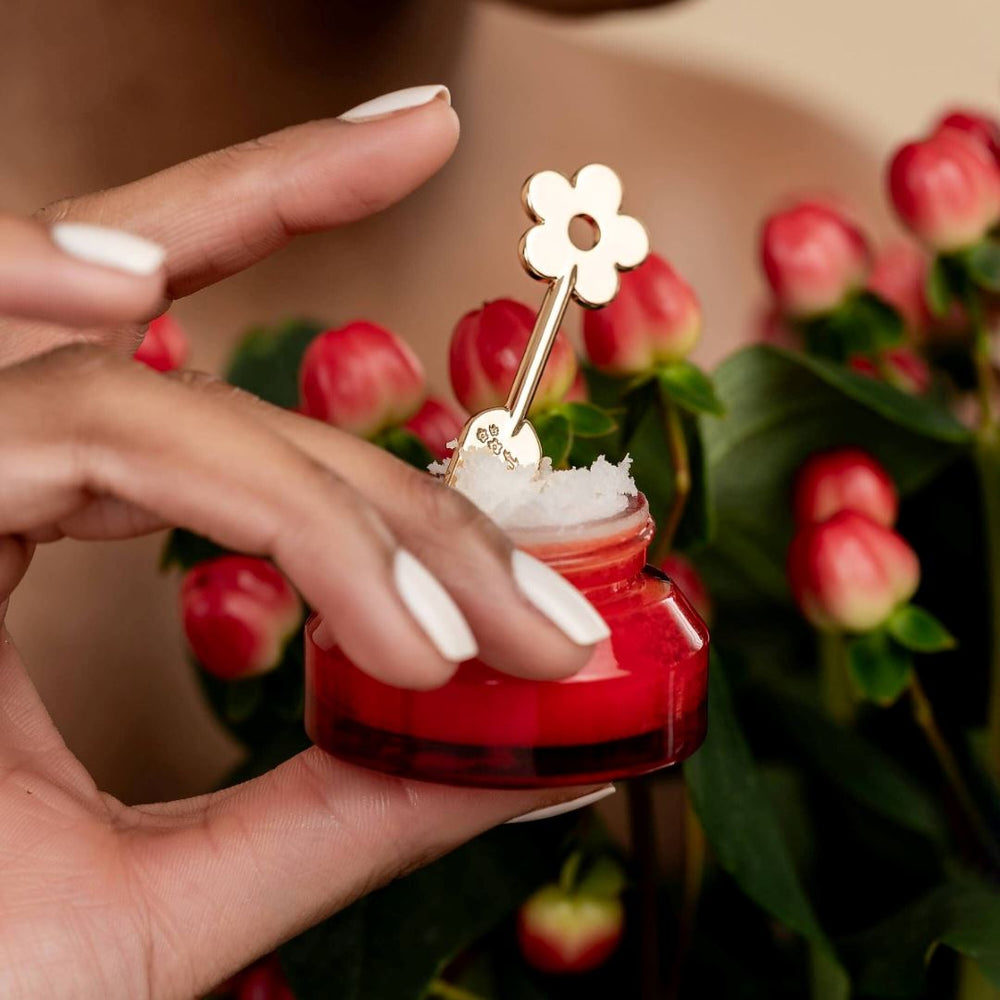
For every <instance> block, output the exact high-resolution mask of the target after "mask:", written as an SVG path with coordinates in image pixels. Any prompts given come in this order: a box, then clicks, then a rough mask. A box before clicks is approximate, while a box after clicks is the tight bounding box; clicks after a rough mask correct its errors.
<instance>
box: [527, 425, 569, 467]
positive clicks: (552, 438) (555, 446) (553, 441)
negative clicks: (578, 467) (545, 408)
mask: <svg viewBox="0 0 1000 1000" xmlns="http://www.w3.org/2000/svg"><path fill="white" fill-rule="evenodd" d="M532 423H533V424H534V425H535V431H536V432H537V434H538V439H539V441H541V443H542V454H543V455H547V456H548V457H549V458H551V459H552V464H553V465H554V466H555V467H556V468H557V469H561V468H565V466H566V460H567V458H568V457H569V449H570V446H571V445H572V444H573V429H572V428H571V427H570V423H569V420H568V419H567V418H566V417H565V416H563V414H562V413H559V412H555V411H553V412H549V413H543V414H541V415H540V416H539V417H538V418H537V419H535V420H533V421H532Z"/></svg>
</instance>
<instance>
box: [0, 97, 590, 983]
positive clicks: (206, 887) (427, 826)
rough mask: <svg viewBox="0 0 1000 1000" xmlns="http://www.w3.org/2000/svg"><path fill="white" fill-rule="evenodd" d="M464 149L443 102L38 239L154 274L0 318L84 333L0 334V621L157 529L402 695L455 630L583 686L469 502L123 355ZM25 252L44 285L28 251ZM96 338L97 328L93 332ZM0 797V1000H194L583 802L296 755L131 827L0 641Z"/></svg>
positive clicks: (222, 390)
mask: <svg viewBox="0 0 1000 1000" xmlns="http://www.w3.org/2000/svg"><path fill="white" fill-rule="evenodd" d="M455 138H456V123H455V118H454V115H453V114H452V113H451V112H450V111H449V110H448V108H447V106H446V104H445V103H443V102H441V101H433V102H431V103H430V104H427V105H425V106H423V107H421V108H419V109H414V110H410V111H408V112H406V113H402V114H397V115H394V116H392V117H389V118H385V119H382V120H379V121H373V122H367V123H365V124H344V123H338V122H314V123H311V124H309V125H304V126H299V127H297V128H293V129H288V130H285V131H284V132H281V133H278V134H276V135H274V136H270V137H267V138H265V139H262V140H259V141H257V142H256V143H251V144H246V145H244V146H242V147H237V148H234V149H232V150H229V151H226V152H224V153H217V154H213V155H211V156H208V157H203V158H200V159H198V160H195V161H192V162H191V163H188V164H185V165H183V166H180V167H176V168H173V169H172V170H168V171H165V172H164V173H162V174H159V175H156V176H154V177H152V178H149V179H147V180H145V181H141V182H138V183H137V184H133V185H129V186H127V187H125V188H121V189H118V190H116V191H109V192H105V193H103V194H100V195H93V196H89V197H86V198H83V199H78V200H73V201H69V202H65V203H61V204H60V205H58V206H54V207H53V208H51V209H49V210H47V211H46V212H45V213H43V214H42V216H41V219H42V222H43V223H46V224H48V223H52V222H54V221H56V220H58V221H59V222H67V221H71V222H74V223H75V222H92V221H97V220H99V221H100V223H101V224H102V225H105V226H108V225H110V226H116V227H121V228H123V229H125V230H127V231H130V232H135V233H141V234H142V235H143V237H145V238H148V239H151V240H153V241H155V242H156V243H158V244H160V245H162V246H163V247H164V248H165V250H166V258H165V264H164V266H163V268H162V270H161V269H159V268H156V267H154V268H153V269H151V270H147V273H145V274H133V275H132V276H131V277H129V276H128V275H115V276H114V277H115V278H116V280H117V281H118V285H117V288H116V289H112V290H110V291H108V292H107V294H106V295H104V294H94V295H92V296H89V295H88V294H87V288H86V282H84V283H83V284H82V285H81V286H80V287H78V288H77V290H76V291H75V292H73V294H69V293H68V292H67V291H66V288H65V287H64V288H62V289H59V290H57V289H55V288H54V287H53V289H51V295H50V296H49V297H47V298H46V296H42V297H41V298H40V299H39V297H38V296H36V297H35V298H34V299H32V297H31V296H30V295H23V296H22V297H21V298H20V299H18V298H16V297H11V296H10V295H8V296H7V297H6V299H4V298H3V296H2V295H0V303H2V302H4V301H6V303H7V305H3V304H0V309H10V308H16V309H17V311H18V312H21V313H32V312H34V314H35V315H37V316H40V317H42V318H44V319H58V320H59V321H60V322H62V323H67V322H77V323H78V324H80V325H81V326H83V327H85V328H84V329H82V330H75V331H71V330H67V329H66V328H65V327H52V326H46V325H44V324H42V323H36V322H29V323H13V322H11V323H8V324H6V325H5V329H4V333H3V340H2V343H3V344H4V351H5V360H6V362H7V367H6V368H3V369H2V370H0V426H2V427H3V428H4V433H3V435H2V436H0V467H2V468H3V469H4V475H3V477H0V620H2V615H3V612H4V611H5V610H6V603H7V599H8V597H9V595H10V593H11V591H12V590H13V589H14V588H15V587H16V585H17V583H18V581H19V580H20V578H21V576H22V575H23V573H24V570H25V569H26V567H27V565H28V561H29V560H30V557H31V554H32V551H33V548H34V546H35V545H36V544H38V543H42V542H48V541H52V540H55V539H57V538H60V537H64V536H71V537H76V538H83V539H104V538H122V537H128V536H132V535H136V534H139V533H142V532H147V531H152V530H156V529H159V528H161V527H163V526H164V525H168V524H171V525H182V526H185V527H187V528H190V529H192V530H194V531H197V532H199V533H201V534H204V535H207V536H208V537H211V538H213V539H214V540H216V541H217V542H219V543H220V544H223V545H226V546H228V547H231V548H236V549H240V550H242V551H246V552H250V553H255V554H261V555H267V556H270V557H272V558H273V559H274V560H275V561H276V562H277V563H278V564H279V565H280V566H281V567H282V569H283V570H284V571H285V573H286V574H287V575H288V576H289V577H290V578H291V579H292V581H293V582H294V583H295V584H296V586H297V587H298V588H299V590H300V591H301V592H302V594H303V595H304V597H305V598H306V600H307V601H308V602H309V603H310V604H312V605H313V606H314V607H315V608H317V609H318V610H319V611H320V613H321V614H322V615H323V617H324V619H325V623H326V627H327V630H328V634H329V638H331V639H333V640H335V641H336V642H338V643H340V644H341V645H342V646H343V648H344V649H345V651H346V652H347V653H348V655H350V656H351V657H352V658H353V659H354V660H355V661H356V662H357V663H358V665H359V666H361V667H362V668H363V669H365V670H368V671H369V672H370V673H372V674H374V675H375V676H378V677H381V678H384V679H386V680H389V681H391V682H393V683H399V684H409V685H411V686H418V687H419V686H427V685H433V684H437V683H441V682H442V681H443V680H445V679H446V678H447V677H448V676H450V674H451V673H452V672H453V670H454V668H455V664H454V662H453V658H450V657H449V655H448V654H449V649H452V650H453V649H454V646H455V643H456V642H457V638H456V636H457V635H458V633H461V631H462V627H463V626H462V625H461V624H460V623H461V622H463V620H464V621H466V622H468V624H469V626H471V631H472V632H473V633H474V635H475V639H476V641H477V643H478V646H479V649H480V655H482V656H483V657H484V658H485V659H487V660H488V661H489V662H491V663H493V664H495V665H496V666H497V667H498V668H500V669H505V670H509V671H512V672H517V673H522V674H527V675H532V676H546V677H557V676H563V675H565V674H568V673H571V672H572V671H573V670H575V669H576V668H578V667H579V666H580V665H582V663H583V662H584V661H585V660H586V658H587V656H588V653H589V650H588V649H587V648H586V647H585V646H582V645H580V644H578V643H577V642H574V641H572V640H570V639H569V638H568V637H567V635H566V634H564V632H563V631H562V629H561V628H559V627H557V626H556V625H555V624H553V621H551V620H549V619H548V618H546V617H545V616H544V615H542V614H540V613H539V612H538V611H537V610H536V607H535V605H534V604H533V603H532V601H533V600H536V599H538V595H537V594H535V595H531V594H528V596H527V597H526V596H525V594H523V593H522V591H521V590H520V589H519V587H518V585H517V583H516V582H515V580H514V577H513V575H512V572H511V567H510V555H511V548H510V543H509V542H508V541H507V540H506V538H505V537H504V536H503V535H502V534H500V533H499V532H497V531H496V530H494V529H493V528H492V526H491V525H490V524H489V523H488V522H486V521H485V520H484V519H483V518H482V517H481V516H480V515H478V514H477V513H476V512H475V510H474V509H472V508H471V507H470V506H469V505H468V504H467V503H466V502H465V501H464V500H463V499H462V498H461V497H459V496H457V495H456V494H454V493H452V492H451V491H448V490H446V489H444V488H442V487H440V486H439V485H438V484H437V483H435V482H434V481H432V480H431V479H430V478H429V477H427V476H424V475H422V474H420V473H418V472H415V471H413V470H410V469H407V468H406V467H405V466H403V465H401V464H400V463H398V462H396V461H395V460H394V459H392V458H391V457H389V456H388V455H386V454H384V453H383V452H380V451H378V450H377V449H375V448H373V447H372V446H370V445H368V444H366V443H364V442H361V441H358V440H356V439H354V438H351V437H349V436H347V435H344V434H341V433H338V432H337V431H336V430H334V429H332V428H328V427H325V426H323V425H320V424H318V423H316V422H314V421H309V420H306V419H305V418H301V417H297V416H296V415H294V414H290V413H285V412H282V411H279V410H276V409H274V408H273V407H270V406H268V405H266V404H264V403H262V402H260V401H259V400H256V399H254V398H252V397H249V396H247V395H245V394H243V393H240V392H237V391H235V390H233V389H231V388H229V387H226V386H224V385H222V384H221V383H218V382H217V381H214V380H211V379H208V378H205V377H200V376H191V375H186V376H181V377H180V378H165V377H162V376H159V375H156V374H154V373H153V372H151V371H149V370H148V369H145V368H144V367H142V366H140V365H137V364H135V363H134V362H132V361H130V360H129V359H128V358H127V357H126V356H125V354H126V353H127V350H128V349H129V348H133V347H134V346H135V344H136V343H138V340H139V338H140V336H141V330H142V321H143V320H144V319H146V318H148V316H149V315H151V314H153V313H154V312H155V311H156V304H157V303H159V302H160V300H161V296H162V295H163V294H164V292H165V294H166V296H167V297H168V298H170V297H174V296H177V295H181V294H187V293H189V292H191V291H195V290H197V289H198V288H201V287H204V286H205V285H207V284H210V283H211V282H213V281H216V280H219V279H220V278H223V277H225V276H227V275H229V274H232V273H235V272H236V271H238V270H240V269H241V268H244V267H247V266H249V265H250V264H252V263H254V262H255V261H256V260H259V259H261V258H262V257H263V256H265V255H266V254H267V253H269V252H271V251H272V250H274V249H276V248H277V247H279V246H280V245H282V244H283V243H284V242H286V241H287V240H288V239H290V238H291V237H292V236H293V235H295V234H297V233H300V232H307V231H312V230H316V229H322V228H326V227H329V226H333V225H335V224H337V223H338V222H342V221H348V220H350V219H353V218H358V217H360V216H361V215H364V214H366V213H367V212H369V211H373V210H376V209H377V208H380V207H384V206H385V205H387V204H389V203H391V202H392V201H394V200H396V199H398V198H399V197H401V196H403V195H404V194H406V193H407V192H408V191H409V190H411V189H412V188H413V187H415V186H417V185H418V184H419V183H420V182H422V181H423V180H424V179H425V178H426V177H427V176H428V175H429V174H430V173H432V172H433V171H434V170H435V169H437V167H438V166H440V164H441V163H442V162H443V161H444V160H445V159H446V158H447V156H448V155H449V153H450V152H451V149H452V147H453V145H454V141H455ZM22 236H23V237H24V239H25V240H26V241H27V243H28V244H31V243H33V244H34V247H35V250H36V251H37V254H36V259H37V260H38V261H39V262H44V260H45V259H46V258H47V259H48V261H49V263H52V262H53V258H52V256H51V255H52V254H53V253H56V254H57V253H58V251H57V250H56V249H55V247H54V246H53V244H52V243H51V242H50V241H49V238H48V235H47V234H46V233H45V231H44V229H42V230H40V229H37V228H30V229H22ZM8 245H9V244H8ZM62 263H67V262H62ZM69 263H72V262H69ZM22 266H23V267H24V273H25V274H31V275H32V277H31V279H30V280H31V281H32V282H34V281H38V282H39V284H38V285H37V286H36V287H37V288H44V285H42V284H41V279H39V278H38V277H37V274H36V273H35V272H34V271H32V270H31V268H30V267H29V266H28V265H27V264H23V265H22ZM40 266H41V265H40ZM67 266H68V265H67ZM81 266H83V265H81ZM105 270H106V269H105ZM4 273H5V272H4V271H3V265H0V277H2V276H3V274H4ZM7 273H9V272H7ZM98 278H102V279H106V280H107V282H110V281H111V278H110V276H109V275H105V274H101V275H97V276H96V277H95V279H94V280H95V281H96V280H97V279H98ZM3 284H4V283H3V282H0V285H3ZM70 284H72V282H70ZM106 287H107V288H110V284H108V285H107V286H106ZM32 302H34V303H35V304H34V305H32ZM53 303H58V305H56V304H53ZM102 310H103V312H102ZM98 316H100V317H101V318H102V319H104V320H110V321H112V322H113V323H114V326H108V327H100V328H89V327H87V324H92V323H94V322H95V321H96V318H97V317H98ZM58 345H63V346H58ZM116 351H118V352H119V353H115V352H116ZM262 470H266V475H262ZM400 549H406V550H408V551H410V552H411V553H414V554H415V555H416V556H417V557H418V559H420V560H421V561H422V562H423V563H424V564H425V565H426V567H428V569H429V572H430V574H433V576H430V575H428V577H427V578H426V579H425V580H424V589H423V591H422V592H421V593H419V594H417V595H414V594H412V593H411V594H409V596H407V595H406V594H405V593H403V592H401V591H400V589H397V573H398V563H397V553H398V552H399V551H400ZM435 577H436V579H437V580H438V581H440V584H438V583H437V582H435V579H434V578H435ZM536 586H537V584H536ZM551 586H553V587H555V588H556V589H557V591H558V595H557V596H558V599H559V601H561V602H562V604H561V607H562V612H561V613H560V615H558V617H559V618H560V619H561V620H562V621H563V625H564V626H565V625H566V615H567V614H568V615H570V616H571V617H572V615H574V614H575V615H577V616H578V618H579V622H578V624H579V623H582V622H584V620H585V619H586V608H585V607H583V606H581V605H580V604H579V603H578V604H576V605H574V603H573V602H574V600H576V599H577V598H579V595H576V597H575V598H574V596H573V595H574V594H575V592H572V593H569V592H568V591H563V590H558V588H559V587H560V586H561V585H560V584H558V583H553V584H552V585H551ZM562 586H564V585H562ZM404 589H405V588H404ZM428 595H430V602H429V603H428V600H427V597H428ZM550 596H551V595H550ZM579 600H580V601H582V598H581V599H579ZM539 603H545V602H544V601H540V602H539ZM549 603H550V604H551V601H550V602H549ZM501 621H502V622H503V625H502V626H501V624H499V623H500V622H501ZM580 627H583V626H582V625H581V626H580ZM577 632H578V638H579V629H577ZM459 638H460V636H459ZM81 641H85V639H84V638H83V637H81ZM449 644H451V645H449ZM67 669H72V664H67ZM109 725H113V720H109ZM0 776H2V777H0V858H2V864H0V993H2V994H3V995H4V996H12V997H18V996H36V995H54V996H65V995H83V996H101V997H115V996H123V997H134V996H142V995H151V996H157V997H161V996H162V997H173V996H177V997H186V996H191V995H194V994H196V993H198V992H199V991H204V990H205V989H207V988H209V987H210V986H211V985H212V984H213V982H215V981H218V980H219V979H221V978H223V977H225V976H226V975H228V974H229V973H231V972H232V971H234V970H235V969H237V968H239V967H241V966H242V965H244V964H246V962H248V961H249V960H250V959H252V958H253V957H254V956H256V955H258V954H260V953H262V952H264V951H266V950H268V949H270V948H272V947H273V946H274V945H275V944H276V943H278V942H279V941H281V940H282V939H284V938H286V937H288V936H290V935H292V934H294V933H295V932H296V931H298V930H300V929H301V928H303V927H305V926H306V925H308V924H309V923H311V922H315V921H316V920H318V919H320V918H321V917H323V916H324V915H326V914H328V913H330V912H332V911H333V910H335V909H337V908H338V907H341V906H344V905H345V904H346V903H348V902H349V901H351V900H352V899H353V898H355V897H356V896H358V895H359V894H361V893H363V892H365V891H368V890H370V889H371V888H372V887H374V886H376V885H378V884H380V883H382V882H384V881H386V880H388V879H391V878H392V877H394V876H396V875H399V874H400V873H401V872H403V871H405V870H407V869H408V868H410V867H413V866H414V865H416V864H420V863H424V862H426V861H427V860H429V859H430V858H432V857H434V856H436V855H437V854H440V853H442V852H444V851H447V850H449V849H450V848H452V847H454V846H456V845H457V844H458V843H460V842H461V841H462V840H464V839H467V838H468V837H470V836H473V835H475V834H476V833H478V832H480V831H481V830H483V829H486V828H488V827H489V826H491V825H494V824H495V823H497V822H501V821H503V820H505V819H507V818H509V817H511V816H514V815H517V814H521V813H524V812H526V811H528V810H532V809H535V808H538V807H541V806H545V805H548V804H552V803H556V802H561V801H565V800H567V799H570V798H573V797H574V796H576V795H580V794H581V793H585V792H588V791H590V790H589V789H574V790H568V791H566V790H564V791H563V792H551V793H531V792H482V791H472V790H462V789H449V788H442V787H437V786H434V785H428V784H422V783H418V782H407V781H402V780H398V779H394V778H389V777H385V776H381V775H377V774H373V773H368V772H365V771H362V770H359V769H357V768H354V767H350V766H348V765H345V764H341V763H339V762H337V761H335V760H333V759H332V758H330V757H328V756H327V755H325V754H323V753H322V752H320V751H317V750H310V751H307V752H305V753H303V754H301V755H299V756H298V757H296V758H294V759H293V760H291V761H289V762H288V763H286V764H284V765H282V766H281V767H279V768H277V769H276V770H275V771H273V772H271V773H270V774H267V775H265V776H263V777H261V778H259V779H256V780H255V781H252V782H249V783H247V784H245V785H242V786H239V787H237V788H231V789H227V790H225V791H223V792H219V793H216V794H213V795H208V796H204V797H201V798H198V799H195V800H188V801H181V802H174V803H168V804H160V805H155V806H144V807H131V808H130V807H126V806H124V805H123V804H122V803H120V802H117V801H115V800H113V799H111V798H110V797H108V796H106V795H103V794H102V793H101V792H100V791H99V790H98V789H97V788H96V787H95V786H94V784H93V782H92V780H91V779H90V777H89V775H87V773H86V772H85V770H84V769H83V767H82V766H81V765H80V763H79V762H78V761H77V760H75V758H74V757H73V756H72V754H70V752H69V751H68V750H67V749H66V747H65V745H64V744H63V743H62V741H61V740H60V738H59V736H58V733H57V732H56V731H55V730H54V728H53V726H52V724H51V721H50V720H49V719H48V717H47V715H46V713H45V710H44V708H43V706H42V705H41V703H40V702H39V700H38V698H37V695H36V693H35V691H34V690H33V688H32V686H31V684H30V681H29V680H28V677H27V674H26V672H25V670H24V667H23V665H22V663H21V662H20V659H19V657H18V655H17V652H16V650H15V648H14V646H13V644H12V642H11V641H10V638H9V636H8V635H7V633H6V632H5V631H3V632H2V633H0Z"/></svg>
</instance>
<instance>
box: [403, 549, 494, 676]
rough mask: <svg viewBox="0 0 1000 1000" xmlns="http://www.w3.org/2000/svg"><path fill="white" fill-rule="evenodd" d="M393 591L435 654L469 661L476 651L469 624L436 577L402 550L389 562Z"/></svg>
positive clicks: (454, 659) (453, 659) (457, 660)
mask: <svg viewBox="0 0 1000 1000" xmlns="http://www.w3.org/2000/svg"><path fill="white" fill-rule="evenodd" d="M392 572H393V578H394V579H395V581H396V589H397V590H398V591H399V596H400V597H401V598H402V599H403V603H404V604H405V605H406V606H407V608H408V609H409V611H410V614H411V615H413V617H414V618H416V620H417V622H418V623H419V625H420V627H421V628H422V629H423V630H424V632H426V633H427V637H428V638H429V639H430V640H431V642H433V643H434V645H435V646H436V647H437V650H438V652H439V653H440V654H441V655H442V656H443V657H444V658H445V659H446V660H450V661H451V662H452V663H461V662H462V661H463V660H471V659H472V657H474V656H475V655H476V653H477V652H478V651H479V649H478V647H477V646H476V637H475V636H474V635H473V634H472V629H471V628H469V623H468V622H467V621H466V620H465V616H464V615H463V614H462V612H461V611H460V610H459V608H458V605H457V604H456V603H455V602H454V601H453V600H452V597H451V594H449V593H448V591H447V590H445V589H444V587H442V586H441V584H440V583H439V582H438V579H437V577H435V576H434V575H433V573H431V571H430V570H429V569H428V568H427V567H426V566H425V565H424V564H423V563H422V562H420V561H419V560H418V559H416V558H415V557H414V556H413V555H411V554H410V553H409V552H407V551H406V549H398V550H397V551H396V558H395V560H394V562H393V568H392Z"/></svg>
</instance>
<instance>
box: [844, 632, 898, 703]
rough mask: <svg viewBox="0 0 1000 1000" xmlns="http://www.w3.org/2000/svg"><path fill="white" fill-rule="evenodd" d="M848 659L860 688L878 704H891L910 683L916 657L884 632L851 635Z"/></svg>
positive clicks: (852, 673)
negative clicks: (852, 637)
mask: <svg viewBox="0 0 1000 1000" xmlns="http://www.w3.org/2000/svg"><path fill="white" fill-rule="evenodd" d="M847 661H848V665H849V669H850V672H851V677H852V678H853V679H854V683H855V684H856V685H857V688H858V690H859V691H860V692H861V694H863V695H864V696H865V697H866V698H867V699H868V700H869V701H873V702H875V704H876V705H891V704H892V703H893V702H894V701H896V700H897V699H898V698H899V696H900V695H901V694H902V693H903V692H904V691H905V690H906V689H907V688H908V687H909V686H910V678H911V677H912V675H913V658H912V657H911V656H910V653H909V652H908V651H907V650H906V649H904V648H903V647H902V646H900V645H899V644H898V643H896V642H893V640H892V639H890V638H889V637H888V636H887V635H886V633H885V632H881V631H879V632H872V633H870V634H869V635H863V636H859V637H858V638H856V639H852V640H851V642H850V645H849V646H848V647H847Z"/></svg>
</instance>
